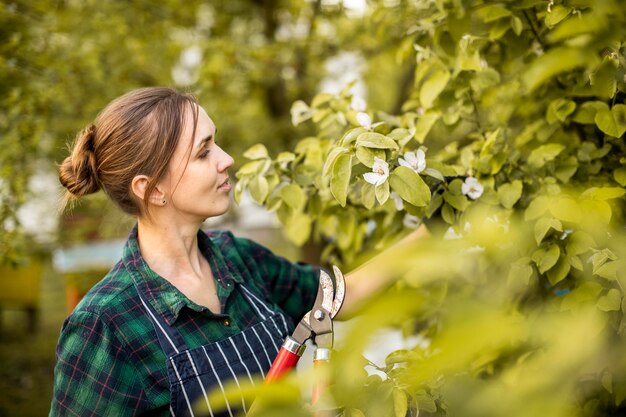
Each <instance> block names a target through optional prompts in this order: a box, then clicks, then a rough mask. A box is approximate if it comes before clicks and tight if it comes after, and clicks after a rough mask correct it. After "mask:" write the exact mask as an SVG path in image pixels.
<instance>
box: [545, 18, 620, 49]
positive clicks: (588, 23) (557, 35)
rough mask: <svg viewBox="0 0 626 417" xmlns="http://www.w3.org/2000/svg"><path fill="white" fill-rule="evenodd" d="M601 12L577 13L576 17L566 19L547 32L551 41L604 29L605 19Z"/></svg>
mask: <svg viewBox="0 0 626 417" xmlns="http://www.w3.org/2000/svg"><path fill="white" fill-rule="evenodd" d="M604 16H606V15H604V14H601V13H585V14H582V15H578V16H577V17H576V19H567V20H566V21H564V22H562V23H561V24H560V25H559V26H558V27H557V28H555V29H554V30H552V31H550V32H549V33H548V36H547V38H548V40H549V41H550V42H551V43H556V42H560V41H564V40H566V39H572V38H574V37H576V36H579V35H582V34H586V33H599V32H602V31H604V30H606V25H607V23H608V22H607V21H606V18H605V17H604Z"/></svg>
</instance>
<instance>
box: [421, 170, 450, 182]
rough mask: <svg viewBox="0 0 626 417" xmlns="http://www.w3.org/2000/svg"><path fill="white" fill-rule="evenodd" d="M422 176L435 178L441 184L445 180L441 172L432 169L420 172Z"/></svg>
mask: <svg viewBox="0 0 626 417" xmlns="http://www.w3.org/2000/svg"><path fill="white" fill-rule="evenodd" d="M422 174H424V175H428V176H429V177H433V178H436V179H438V180H439V181H441V182H444V181H445V178H444V177H443V174H442V173H441V172H439V171H438V170H436V169H434V168H425V169H424V170H423V171H422Z"/></svg>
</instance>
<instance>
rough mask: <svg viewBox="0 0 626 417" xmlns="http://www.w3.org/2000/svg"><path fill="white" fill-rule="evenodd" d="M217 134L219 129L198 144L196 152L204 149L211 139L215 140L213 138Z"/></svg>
mask: <svg viewBox="0 0 626 417" xmlns="http://www.w3.org/2000/svg"><path fill="white" fill-rule="evenodd" d="M216 134H217V129H215V132H214V133H213V134H211V135H209V136H207V137H205V138H203V139H202V140H201V141H200V143H199V144H198V146H196V150H198V149H200V148H202V147H203V146H204V144H205V143H207V142H208V141H210V140H211V139H213V137H214V136H215V135H216Z"/></svg>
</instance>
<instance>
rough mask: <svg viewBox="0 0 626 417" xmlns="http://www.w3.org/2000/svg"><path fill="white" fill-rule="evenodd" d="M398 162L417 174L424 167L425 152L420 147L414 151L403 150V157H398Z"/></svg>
mask: <svg viewBox="0 0 626 417" xmlns="http://www.w3.org/2000/svg"><path fill="white" fill-rule="evenodd" d="M398 163H399V164H400V165H402V166H404V167H407V168H410V169H412V170H413V171H415V172H416V173H418V174H419V173H420V172H422V171H423V170H424V169H426V154H425V153H424V151H423V150H421V149H418V150H417V151H415V152H405V153H404V158H398Z"/></svg>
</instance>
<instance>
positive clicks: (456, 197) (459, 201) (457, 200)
mask: <svg viewBox="0 0 626 417" xmlns="http://www.w3.org/2000/svg"><path fill="white" fill-rule="evenodd" d="M443 199H444V200H445V202H446V203H448V204H450V205H451V206H452V207H454V208H455V209H457V210H458V211H464V210H465V209H466V208H467V206H469V201H468V200H467V197H465V196H464V195H463V194H452V193H451V192H449V191H444V193H443Z"/></svg>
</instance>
